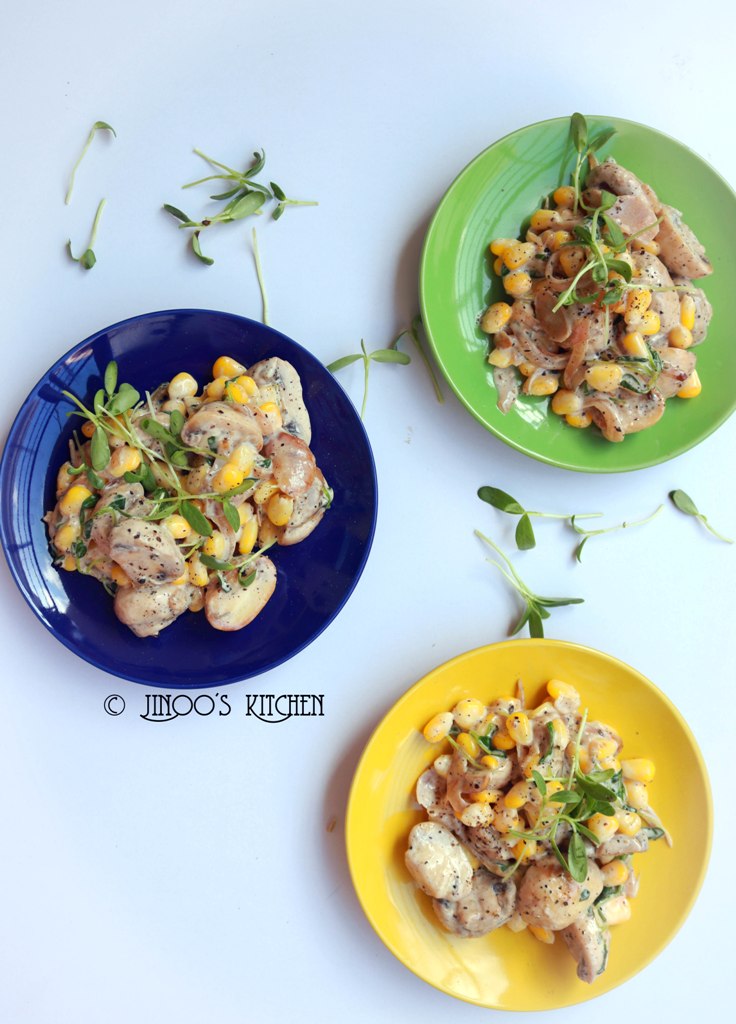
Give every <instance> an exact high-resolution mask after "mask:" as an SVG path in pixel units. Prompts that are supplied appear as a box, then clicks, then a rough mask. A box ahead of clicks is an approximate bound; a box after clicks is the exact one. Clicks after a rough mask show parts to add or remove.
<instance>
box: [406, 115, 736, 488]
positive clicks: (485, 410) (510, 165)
mask: <svg viewBox="0 0 736 1024" xmlns="http://www.w3.org/2000/svg"><path fill="white" fill-rule="evenodd" d="M587 120H588V125H589V128H590V129H591V132H592V130H593V129H599V128H603V127H606V126H609V125H610V126H613V127H615V128H616V135H615V136H614V137H613V138H612V139H611V141H610V142H609V143H608V144H607V145H606V146H605V147H604V148H603V149H602V150H601V151H600V153H599V154H598V155H599V157H601V158H603V157H605V156H609V155H610V156H613V157H615V159H616V160H618V161H619V163H621V164H624V166H626V167H629V168H630V169H631V170H633V171H634V172H635V173H636V174H638V175H639V176H640V177H641V178H642V179H643V180H644V181H646V182H648V183H649V184H651V185H652V187H653V188H654V189H655V191H656V192H657V193H658V195H659V196H660V198H661V199H662V200H663V201H664V202H666V203H669V204H670V205H671V206H675V207H677V209H679V210H682V211H683V212H684V219H685V221H686V222H687V223H688V224H689V225H690V227H692V228H693V230H694V231H695V233H696V234H697V235H698V237H699V238H700V240H701V241H702V242H703V244H704V245H705V246H706V249H707V252H708V256H709V258H710V260H711V261H712V263H713V267H714V272H713V275H712V277H709V278H707V279H706V280H705V282H704V285H703V287H704V289H705V291H706V292H707V294H708V297H709V299H710V301H711V303H712V305H713V309H714V315H713V321H712V323H711V328H710V331H709V332H708V338H707V340H706V341H705V342H704V343H703V344H702V345H700V346H698V348H697V356H698V373H699V375H700V379H701V381H702V383H703V390H702V393H701V394H700V395H699V397H698V398H695V399H689V400H684V399H677V398H675V399H671V400H670V401H669V402H668V403H667V409H666V412H665V415H664V416H663V417H662V419H661V420H660V421H659V423H657V424H655V426H653V427H651V428H650V429H649V430H645V431H642V433H640V434H632V435H630V436H629V437H627V438H625V440H624V441H623V442H621V443H618V444H612V443H611V442H609V441H606V440H604V438H603V437H602V436H601V434H600V433H599V432H598V430H597V429H595V428H594V427H590V428H589V429H588V430H574V429H573V428H571V427H569V426H568V425H567V424H566V423H565V422H564V420H563V419H561V418H560V417H558V416H555V415H553V414H552V413H551V412H548V411H547V406H548V404H549V399H548V398H527V397H525V396H521V397H520V398H519V400H518V401H517V402H516V404H515V405H514V406H513V408H512V409H511V410H510V411H509V412H508V413H507V414H506V415H505V416H504V415H503V414H502V413H501V412H499V410H498V409H497V407H496V390H495V388H494V386H493V376H492V372H491V367H490V366H488V364H487V363H486V361H485V357H486V355H487V352H488V338H487V336H486V335H485V334H483V332H482V331H481V330H480V328H479V327H478V325H477V320H478V317H479V315H480V314H481V313H482V312H483V310H484V309H485V308H486V306H487V305H488V303H489V302H495V301H497V300H498V299H501V298H504V295H503V289H502V288H501V285H500V283H499V282H498V281H497V280H496V281H492V276H493V275H492V274H491V272H490V263H489V260H488V258H487V252H488V243H489V242H490V241H491V240H492V239H494V238H498V237H514V236H518V235H519V232H520V228H521V224H522V222H523V221H524V220H525V218H527V217H528V216H529V215H530V214H531V213H533V211H534V210H535V209H537V208H538V207H539V203H540V200H541V199H542V197H543V196H545V195H547V194H548V193H549V192H551V191H552V190H553V189H554V188H556V187H557V185H559V184H560V183H563V182H564V183H567V182H568V181H569V173H570V170H571V168H572V164H573V161H572V156H571V150H570V149H569V147H568V142H567V140H568V127H569V119H568V118H555V119H554V120H551V121H540V122H539V123H538V124H532V125H529V126H528V127H526V128H520V129H519V130H518V131H516V132H513V133H512V134H511V135H507V136H506V137H505V138H503V139H500V140H499V141H498V142H495V143H494V144H493V145H492V146H490V147H489V148H488V149H486V150H485V151H484V152H483V153H481V154H480V156H477V157H476V158H475V160H473V162H472V163H470V164H469V165H468V166H467V167H466V168H465V170H464V171H462V172H461V174H460V175H459V176H458V177H457V178H456V179H455V181H454V182H453V183H452V185H451V186H450V188H449V190H448V191H447V193H446V195H445V197H444V198H443V200H442V202H441V203H440V205H439V207H438V209H437V212H436V213H435V215H434V218H433V219H432V223H431V224H430V227H429V231H428V232H427V238H426V241H425V243H424V251H423V253H422V263H421V271H420V295H421V304H422V316H423V319H424V324H425V327H426V330H427V335H428V337H429V341H430V344H431V345H432V348H433V350H434V354H435V356H436V358H437V361H438V363H439V365H440V367H441V369H442V372H443V373H444V375H445V377H446V378H447V380H448V382H449V384H450V386H451V387H452V389H453V390H454V391H455V393H456V394H457V396H458V398H459V399H460V401H461V402H462V403H463V404H464V405H465V406H466V408H467V409H468V410H469V411H470V412H471V413H472V414H473V416H475V418H476V419H477V420H479V421H480V422H481V423H482V424H483V426H484V427H486V428H487V429H488V430H490V431H491V432H492V433H493V434H495V435H496V436H497V437H499V438H501V440H502V441H505V442H506V443H507V444H510V445H511V446H512V447H514V448H516V449H518V450H519V451H521V452H525V453H526V454H527V455H531V456H533V457H534V458H535V459H540V460H541V461H542V462H548V463H550V464H551V465H554V466H562V467H564V468H566V469H575V470H580V471H582V472H586V473H618V472H622V471H625V470H630V469H642V468H644V467H645V466H653V465H656V464H657V463H659V462H665V461H666V460H667V459H671V458H673V457H674V456H675V455H679V454H681V453H682V452H684V451H687V450H688V449H689V448H692V447H693V446H694V445H696V444H698V442H699V441H702V440H703V438H705V437H707V436H708V435H709V434H710V433H712V432H713V431H714V430H715V429H716V428H717V427H718V426H720V424H721V423H723V422H724V420H725V419H727V417H728V416H729V415H730V414H731V412H732V411H733V409H734V406H735V405H736V387H735V386H734V381H736V346H734V344H733V339H732V329H733V328H732V325H733V324H734V323H735V322H736V289H734V286H733V282H734V280H736V245H734V238H736V196H734V193H733V192H732V191H731V189H730V188H729V186H728V185H727V184H726V182H725V181H724V180H723V178H721V177H720V176H719V175H718V174H717V173H716V171H714V170H713V168H712V167H710V166H709V165H708V164H706V163H705V162H704V161H703V160H701V158H700V157H699V156H697V155H696V154H695V153H693V152H692V150H689V149H688V148H687V147H686V146H683V145H682V143H680V142H677V141H676V140H675V139H671V138H670V137H669V136H667V135H663V134H662V133H661V132H657V131H655V130H654V129H653V128H647V127H646V126H645V125H641V124H636V123H635V122H633V121H623V120H621V119H619V118H614V117H588V119H587ZM566 154H567V160H565V156H566Z"/></svg>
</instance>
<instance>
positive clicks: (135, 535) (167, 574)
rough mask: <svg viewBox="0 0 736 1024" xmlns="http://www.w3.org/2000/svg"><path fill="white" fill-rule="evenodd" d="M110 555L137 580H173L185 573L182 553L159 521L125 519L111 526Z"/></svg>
mask: <svg viewBox="0 0 736 1024" xmlns="http://www.w3.org/2000/svg"><path fill="white" fill-rule="evenodd" d="M109 550H110V558H112V560H113V562H117V564H118V565H119V566H120V567H121V568H122V569H123V570H124V571H125V573H126V574H127V575H128V576H129V577H130V579H131V580H133V582H134V583H136V584H144V583H158V584H161V583H173V582H174V580H178V579H179V578H180V577H181V576H182V575H183V573H184V569H185V567H186V566H185V563H184V556H183V555H182V553H181V551H180V550H179V548H178V546H177V543H176V541H175V540H174V538H173V537H172V535H171V534H170V533H169V531H168V530H167V528H166V527H165V526H164V525H163V524H162V523H160V522H148V521H147V520H145V519H135V518H131V519H124V520H123V522H122V523H118V525H117V526H114V527H113V528H112V530H110V547H109Z"/></svg>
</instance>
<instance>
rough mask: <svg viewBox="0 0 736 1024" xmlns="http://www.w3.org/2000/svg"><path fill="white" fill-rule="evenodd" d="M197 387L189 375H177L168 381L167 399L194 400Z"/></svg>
mask: <svg viewBox="0 0 736 1024" xmlns="http://www.w3.org/2000/svg"><path fill="white" fill-rule="evenodd" d="M197 390H198V385H197V382H196V380H195V379H194V377H192V375H191V373H177V375H176V376H175V377H172V379H171V380H170V381H169V398H194V396H195V395H196V394H197Z"/></svg>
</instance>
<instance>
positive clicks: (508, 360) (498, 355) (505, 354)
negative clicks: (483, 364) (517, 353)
mask: <svg viewBox="0 0 736 1024" xmlns="http://www.w3.org/2000/svg"><path fill="white" fill-rule="evenodd" d="M513 361H514V354H513V352H512V350H511V349H510V348H494V349H491V351H490V352H489V353H488V362H489V363H490V364H491V366H498V367H499V368H500V369H502V370H505V369H506V367H507V366H511V365H512V363H513Z"/></svg>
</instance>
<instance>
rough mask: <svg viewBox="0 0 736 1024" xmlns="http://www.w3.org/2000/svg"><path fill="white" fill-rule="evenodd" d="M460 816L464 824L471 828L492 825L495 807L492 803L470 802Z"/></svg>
mask: <svg viewBox="0 0 736 1024" xmlns="http://www.w3.org/2000/svg"><path fill="white" fill-rule="evenodd" d="M458 817H459V818H460V821H461V822H462V823H463V825H467V826H468V827H469V828H481V827H482V826H484V825H490V823H491V821H492V820H493V808H492V807H491V805H490V804H468V806H467V807H465V808H464V809H463V810H462V811H461V813H460V814H459V815H458Z"/></svg>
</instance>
